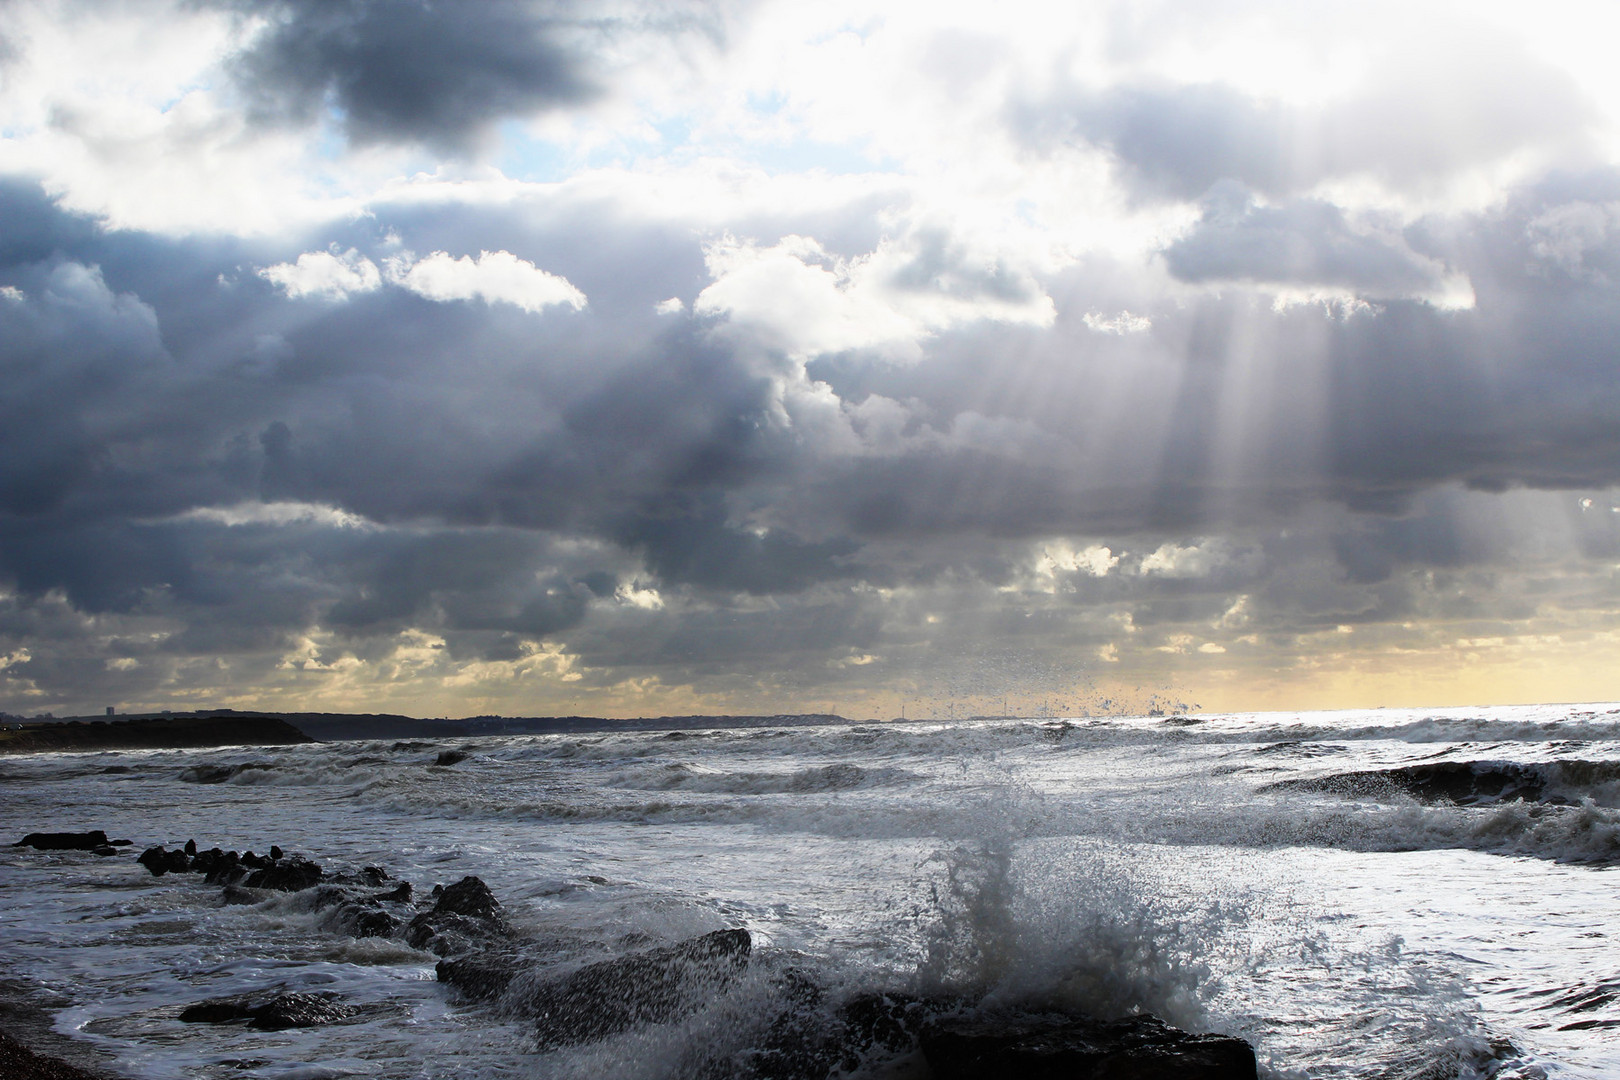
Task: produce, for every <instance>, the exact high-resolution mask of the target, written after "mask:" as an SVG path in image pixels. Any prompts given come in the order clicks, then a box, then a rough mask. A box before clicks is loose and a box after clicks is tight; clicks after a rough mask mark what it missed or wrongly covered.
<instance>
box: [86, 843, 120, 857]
mask: <svg viewBox="0 0 1620 1080" xmlns="http://www.w3.org/2000/svg"><path fill="white" fill-rule="evenodd" d="M90 854H92V855H100V856H101V857H102V858H104V859H105V858H106V857H107V856H108V855H116V854H118V849H117V848H115V847H113V846H112V845H111V844H102V845H101V846H100V847H96V848H91V849H90Z"/></svg>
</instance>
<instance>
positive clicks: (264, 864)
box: [242, 855, 321, 892]
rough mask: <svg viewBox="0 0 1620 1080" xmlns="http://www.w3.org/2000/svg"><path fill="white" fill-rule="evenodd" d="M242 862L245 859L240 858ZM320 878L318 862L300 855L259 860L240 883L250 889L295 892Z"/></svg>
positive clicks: (245, 860)
mask: <svg viewBox="0 0 1620 1080" xmlns="http://www.w3.org/2000/svg"><path fill="white" fill-rule="evenodd" d="M242 861H243V862H244V863H246V862H247V859H246V858H244V859H243V860H242ZM320 880H321V868H320V865H319V864H318V863H312V862H310V861H309V860H308V859H305V858H304V857H303V856H301V855H294V856H292V857H291V858H287V859H281V860H279V861H276V862H271V861H270V860H268V859H265V860H261V866H260V868H259V869H257V870H255V871H253V872H252V873H251V874H249V875H248V876H247V877H246V878H245V879H243V881H242V884H243V885H245V886H247V887H248V888H250V889H275V890H277V891H279V892H297V891H299V890H300V889H307V888H309V887H310V886H312V885H314V884H315V883H316V882H318V881H320Z"/></svg>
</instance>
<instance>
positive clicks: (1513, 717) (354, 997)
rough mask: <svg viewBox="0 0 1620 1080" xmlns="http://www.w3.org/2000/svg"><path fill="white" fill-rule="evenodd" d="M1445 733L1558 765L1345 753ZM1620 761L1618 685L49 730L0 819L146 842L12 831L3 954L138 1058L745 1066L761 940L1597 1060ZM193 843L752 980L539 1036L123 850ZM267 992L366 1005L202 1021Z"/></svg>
mask: <svg viewBox="0 0 1620 1080" xmlns="http://www.w3.org/2000/svg"><path fill="white" fill-rule="evenodd" d="M447 750H455V751H459V752H460V753H461V754H465V756H464V757H461V756H459V754H458V755H450V757H456V758H458V759H457V760H455V761H453V762H451V763H446V764H438V762H440V761H441V760H445V761H448V758H445V759H441V757H440V755H441V753H442V752H444V751H447ZM1436 762H1440V763H1463V767H1465V768H1467V769H1474V768H1475V767H1476V766H1478V767H1482V768H1483V767H1484V766H1485V765H1486V764H1489V765H1491V767H1498V766H1500V767H1501V769H1500V770H1499V771H1504V772H1512V773H1513V775H1515V776H1519V775H1521V774H1523V775H1530V774H1532V773H1533V774H1534V776H1536V777H1539V778H1540V780H1539V784H1540V786H1539V787H1537V788H1536V789H1535V792H1534V797H1521V796H1514V795H1513V794H1512V793H1511V792H1509V793H1507V794H1506V795H1503V793H1502V792H1499V791H1496V792H1495V793H1494V794H1492V795H1491V797H1490V798H1483V799H1478V800H1473V801H1470V800H1469V799H1463V800H1462V801H1457V800H1455V799H1453V798H1435V797H1431V796H1432V793H1431V792H1427V791H1426V790H1422V789H1419V788H1414V787H1413V786H1412V785H1410V784H1407V785H1405V786H1403V785H1402V784H1401V783H1397V782H1393V781H1392V782H1390V783H1387V784H1377V783H1371V782H1369V783H1357V784H1348V785H1347V784H1343V783H1341V784H1339V785H1338V786H1337V787H1335V786H1334V783H1333V782H1332V778H1333V777H1335V776H1340V777H1342V776H1351V775H1382V776H1385V777H1388V778H1394V779H1399V778H1400V777H1403V776H1406V775H1408V774H1407V773H1403V772H1401V770H1411V769H1413V768H1415V767H1428V766H1432V765H1433V764H1434V763H1436ZM1481 763H1484V764H1481ZM1617 763H1620V711H1617V710H1614V709H1613V708H1612V707H1609V706H1597V707H1590V706H1589V707H1582V708H1580V709H1570V708H1567V707H1562V708H1561V707H1551V706H1539V707H1533V708H1519V709H1491V710H1483V711H1480V710H1471V711H1466V712H1465V711H1456V712H1444V713H1435V712H1427V711H1425V712H1416V711H1400V712H1397V711H1394V710H1390V711H1364V712H1340V713H1314V714H1313V713H1306V714H1290V715H1278V714H1256V715H1248V716H1221V717H1189V718H1185V719H1184V720H1182V719H1180V718H1177V722H1173V723H1172V722H1167V719H1166V718H1134V719H1096V718H1092V719H1087V718H1071V719H1069V720H1067V721H1061V722H1058V721H977V722H956V723H924V724H905V725H882V724H866V725H847V726H822V727H811V728H798V729H795V728H779V729H773V728H766V729H747V730H715V731H691V732H680V733H675V734H670V733H662V732H612V733H604V734H591V733H570V734H566V735H564V734H559V735H551V736H513V737H479V738H476V739H467V740H455V741H451V742H443V743H439V742H427V741H421V740H418V741H414V742H398V743H396V742H365V743H358V742H351V743H335V744H326V745H314V746H297V747H283V748H255V749H243V748H234V749H226V750H200V751H187V752H179V751H144V752H133V753H123V754H112V753H108V754H90V755H63V754H53V755H35V756H31V757H25V758H10V759H5V760H0V786H3V789H4V791H5V795H6V797H5V799H4V800H3V804H0V830H8V831H10V832H11V833H14V834H15V836H17V837H20V836H21V835H22V834H23V833H25V832H29V831H36V830H42V829H53V830H54V829H64V830H65V829H91V828H100V829H104V830H106V831H107V832H108V834H109V835H113V836H122V837H128V838H130V839H132V840H134V841H135V846H134V848H133V849H131V850H130V851H129V853H128V854H127V856H120V857H118V858H106V859H101V858H96V857H94V856H90V855H87V854H82V853H68V852H36V851H33V850H32V849H16V848H9V847H5V848H0V901H3V902H4V904H5V905H6V910H7V923H8V949H9V953H10V958H9V962H10V964H11V971H10V974H11V975H12V976H13V977H14V978H17V979H21V980H23V981H27V982H32V983H33V984H35V985H38V986H40V987H42V988H47V989H49V990H50V991H52V992H54V993H55V994H58V995H60V996H61V999H62V1000H66V1001H68V1002H70V1004H69V1005H68V1007H66V1008H65V1009H63V1010H62V1011H61V1012H60V1013H59V1014H58V1027H59V1028H61V1029H62V1030H65V1031H70V1032H73V1033H74V1034H75V1035H76V1036H77V1037H80V1038H83V1039H87V1040H91V1041H94V1042H96V1043H98V1044H99V1045H101V1046H104V1047H106V1048H107V1049H109V1050H110V1051H112V1052H113V1053H114V1054H115V1055H116V1056H117V1060H118V1065H119V1067H120V1068H121V1069H123V1071H124V1072H126V1073H127V1074H128V1075H130V1076H134V1077H142V1078H151V1080H160V1078H162V1080H168V1078H176V1077H192V1076H221V1077H223V1076H262V1077H284V1078H291V1077H296V1076H309V1077H313V1076H317V1075H319V1076H338V1075H345V1076H375V1077H418V1076H420V1077H438V1076H444V1077H448V1076H458V1077H459V1076H475V1077H476V1076H488V1077H551V1076H559V1077H561V1076H587V1075H605V1074H607V1073H613V1074H614V1075H624V1076H645V1077H648V1078H649V1080H651V1078H655V1077H673V1076H698V1075H723V1074H724V1062H725V1061H726V1060H728V1059H727V1057H726V1055H727V1054H730V1053H734V1052H739V1051H740V1050H741V1049H742V1048H744V1047H746V1045H747V1044H748V1039H749V1038H751V1037H753V1036H752V1035H751V1032H753V1030H754V1029H753V1028H752V1027H751V1025H754V1024H757V1023H758V1018H759V1016H760V1015H762V1014H763V1012H765V1011H768V1010H769V1009H771V1008H774V1007H779V1006H780V1002H775V1004H773V1002H774V1001H775V999H773V998H772V995H773V994H777V993H779V987H777V986H776V984H775V983H773V982H771V980H770V979H769V978H768V977H767V975H766V974H764V973H765V972H768V971H769V970H770V966H771V964H772V963H774V962H776V961H774V960H773V959H772V958H773V957H775V958H782V957H793V958H794V960H793V962H794V963H796V964H802V965H809V966H810V967H812V968H813V969H814V970H815V971H817V972H818V977H819V978H820V979H822V980H823V981H824V982H825V983H826V984H827V985H829V986H841V987H847V988H849V989H851V990H852V991H853V990H858V989H860V988H863V987H864V988H872V987H889V988H905V989H910V990H913V991H918V992H928V991H937V990H948V991H952V992H966V993H970V994H972V995H974V996H976V997H977V996H981V995H982V996H984V997H985V998H986V1000H988V1001H990V1002H996V1001H1005V1002H1024V1003H1031V1002H1047V1003H1051V1004H1058V1005H1062V1006H1064V1007H1067V1008H1079V1009H1085V1010H1087V1011H1090V1012H1095V1013H1098V1014H1102V1015H1109V1014H1124V1013H1128V1012H1130V1011H1132V1010H1137V1009H1140V1010H1145V1011H1150V1012H1153V1013H1155V1014H1157V1015H1160V1016H1162V1017H1164V1018H1166V1019H1168V1020H1170V1021H1172V1022H1174V1023H1178V1024H1182V1025H1185V1026H1188V1027H1191V1028H1195V1029H1205V1030H1220V1031H1226V1032H1230V1033H1234V1034H1239V1035H1242V1036H1243V1037H1245V1038H1248V1039H1250V1040H1251V1041H1253V1042H1254V1043H1255V1044H1256V1045H1257V1047H1258V1048H1259V1052H1260V1056H1261V1059H1262V1061H1263V1062H1264V1063H1265V1067H1266V1068H1267V1069H1269V1070H1270V1072H1271V1074H1272V1075H1275V1076H1279V1077H1281V1076H1288V1077H1292V1076H1322V1077H1329V1076H1331V1077H1366V1078H1369V1080H1370V1078H1372V1077H1413V1078H1416V1077H1420V1076H1424V1077H1450V1076H1456V1077H1475V1076H1478V1077H1497V1078H1498V1080H1511V1078H1514V1077H1526V1078H1527V1077H1532V1076H1538V1075H1544V1076H1550V1077H1569V1078H1577V1077H1579V1078H1585V1077H1598V1076H1612V1075H1616V1074H1620V1051H1616V1050H1615V1049H1614V1048H1613V1046H1612V1044H1613V1043H1615V1042H1616V1041H1617V1040H1616V1039H1615V1035H1616V1031H1617V1029H1620V990H1617V988H1616V987H1615V985H1614V984H1615V979H1616V971H1617V970H1620V968H1617V960H1620V952H1617V950H1616V948H1615V943H1614V939H1613V938H1612V937H1610V936H1609V935H1610V933H1611V928H1612V927H1614V926H1620V895H1617V890H1616V889H1615V885H1616V883H1617V882H1620V878H1617V877H1616V876H1615V875H1616V873H1617V872H1620V871H1617V870H1616V869H1615V865H1616V864H1617V863H1620V824H1617V823H1620V811H1617V809H1616V805H1617V801H1620V800H1617V798H1616V791H1615V777H1616V775H1620V772H1617V770H1620V764H1617ZM243 765H250V766H253V767H251V768H238V766H243ZM1514 770H1518V771H1517V772H1514ZM1453 771H1455V770H1453ZM1493 791H1494V789H1493ZM1521 795H1522V793H1521ZM0 835H3V833H0ZM192 837H195V838H196V839H197V840H198V842H199V843H200V844H202V845H203V846H205V847H206V846H212V845H214V844H218V845H220V846H222V847H231V848H237V849H244V848H253V849H255V850H258V851H265V850H267V849H268V848H269V846H270V845H271V844H272V843H278V844H280V845H282V846H283V847H285V848H287V849H288V850H289V851H294V850H296V851H303V852H306V853H308V854H309V855H311V856H312V857H314V858H316V859H317V860H318V861H320V862H322V863H323V864H325V865H328V866H329V867H332V868H344V867H347V868H351V869H355V868H358V867H361V866H366V865H377V866H383V867H385V868H386V869H387V870H388V872H389V873H390V874H392V875H393V876H394V877H396V878H402V879H405V880H409V881H412V882H413V883H415V885H416V887H417V889H418V890H419V895H423V894H425V892H426V890H427V889H428V888H429V887H431V885H432V884H433V883H435V882H450V881H454V880H457V879H459V878H460V877H461V876H463V875H465V874H476V875H478V876H480V877H482V878H484V879H485V880H486V881H487V882H489V884H490V886H491V888H493V890H494V891H495V894H496V895H497V896H498V897H499V898H500V899H501V901H502V903H503V904H504V905H505V910H506V912H507V914H508V916H509V918H510V919H511V920H512V921H513V922H514V924H515V925H517V927H518V928H519V930H520V931H521V932H522V933H523V934H525V935H526V936H528V937H530V938H532V939H534V940H536V941H537V942H540V943H542V944H543V945H544V950H543V953H544V958H543V959H541V960H539V961H537V963H539V964H540V965H541V966H542V967H543V968H545V969H547V970H556V971H566V970H569V969H570V967H571V966H577V965H578V964H581V963H586V962H590V961H592V960H599V959H604V958H607V957H611V956H615V955H622V954H623V953H624V952H625V951H627V950H632V949H635V948H640V947H648V946H652V945H658V944H663V943H669V942H674V941H679V940H682V939H684V938H688V937H692V936H695V935H698V934H701V933H705V932H707V931H710V930H715V929H721V928H724V927H727V926H737V925H742V926H747V927H748V928H749V929H750V931H751V932H753V934H754V936H755V940H756V943H757V948H756V957H757V958H759V963H760V969H759V970H760V972H761V974H759V975H757V976H751V979H752V981H750V980H743V981H742V982H741V983H739V985H738V986H737V987H735V988H733V989H731V990H729V991H728V992H727V993H726V994H724V995H720V996H719V997H717V1000H716V1001H715V1002H714V1003H713V1004H712V1005H711V1006H710V1007H708V1008H706V1009H704V1010H701V1011H700V1012H699V1013H698V1014H697V1015H695V1016H692V1017H689V1018H685V1019H682V1020H680V1021H679V1022H676V1023H671V1024H665V1025H650V1026H646V1027H643V1028H640V1029H636V1030H632V1031H629V1032H625V1033H623V1034H621V1035H617V1036H614V1037H612V1038H609V1039H606V1040H603V1041H601V1042H599V1043H592V1044H588V1045H584V1046H576V1047H569V1048H565V1049H547V1050H541V1048H539V1047H538V1046H537V1045H535V1043H534V1041H533V1039H532V1037H531V1034H530V1032H529V1030H528V1028H527V1027H526V1026H525V1025H524V1024H523V1023H522V1022H520V1021H518V1020H516V1019H514V1018H512V1017H509V1016H505V1015H503V1014H502V1013H501V1012H500V1011H499V1010H498V1009H495V1008H492V1007H489V1006H473V1005H467V1004H463V1003H460V1002H459V1001H458V999H456V998H455V997H454V996H453V995H450V994H447V993H446V991H445V988H444V987H443V986H442V985H441V984H439V983H438V982H437V981H435V978H434V973H433V963H434V961H435V960H436V957H433V956H432V955H430V954H428V953H422V952H418V951H416V950H413V949H410V948H409V947H407V946H405V945H404V944H403V943H401V942H398V941H390V940H383V939H356V938H351V937H347V936H346V935H343V934H342V933H339V932H337V931H335V930H334V929H333V928H332V926H331V924H330V923H329V921H328V920H325V919H323V917H322V915H321V914H320V913H318V912H314V911H311V910H310V909H309V905H308V904H307V903H305V902H304V901H302V900H300V898H299V897H298V896H297V895H296V894H294V895H290V896H277V897H272V898H269V899H267V900H264V901H262V902H259V903H256V904H247V905H240V906H224V905H222V904H221V901H220V891H219V889H218V888H217V887H211V886H207V885H205V884H203V883H202V882H201V880H200V878H199V877H197V876H195V875H169V876H166V877H163V878H153V877H151V876H150V875H148V874H147V873H146V871H145V870H144V869H142V868H141V867H139V866H137V865H135V863H134V861H133V856H134V854H136V853H138V852H139V850H140V849H141V848H142V847H144V846H145V845H147V844H156V843H166V844H170V845H176V844H179V843H183V842H184V841H185V840H186V839H189V838H192ZM267 988H278V989H285V990H299V991H331V992H336V993H338V994H340V995H341V996H342V998H343V1000H345V1001H347V1002H350V1003H353V1004H354V1005H356V1006H357V1007H358V1008H357V1012H356V1014H355V1015H354V1016H353V1017H351V1018H350V1021H349V1022H346V1023H344V1024H341V1025H335V1026H330V1027H322V1028H312V1029H304V1030H297V1029H294V1030H290V1031H284V1032H258V1031H247V1030H245V1029H242V1028H238V1027H227V1028H210V1027H208V1026H206V1025H191V1024H181V1023H179V1021H178V1020H177V1015H178V1012H179V1010H180V1008H182V1007H183V1006H185V1005H187V1004H191V1003H194V1002H197V1001H200V1000H204V999H207V998H211V997H220V996H227V995H232V994H239V993H244V992H248V991H262V990H265V989H267ZM716 1070H718V1072H717V1071H716Z"/></svg>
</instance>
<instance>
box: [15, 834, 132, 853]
mask: <svg viewBox="0 0 1620 1080" xmlns="http://www.w3.org/2000/svg"><path fill="white" fill-rule="evenodd" d="M11 846H12V847H31V848H33V849H34V850H35V851H94V850H95V849H96V848H100V847H106V846H108V845H107V834H106V833H104V832H102V831H101V830H100V829H96V830H94V831H92V832H31V833H29V834H28V835H27V836H25V837H23V838H22V839H21V840H19V841H17V842H16V843H15V844H12V845H11Z"/></svg>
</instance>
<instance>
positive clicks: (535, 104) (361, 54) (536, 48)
mask: <svg viewBox="0 0 1620 1080" xmlns="http://www.w3.org/2000/svg"><path fill="white" fill-rule="evenodd" d="M228 6H230V7H234V8H237V9H242V10H247V11H250V12H252V13H253V14H254V15H255V16H257V17H259V18H261V19H263V20H264V21H265V24H266V25H265V29H264V30H263V31H262V32H260V34H259V35H258V36H257V37H255V38H254V39H253V40H252V41H251V43H250V44H249V45H248V46H247V48H245V49H244V50H243V51H242V52H241V53H240V54H239V55H238V56H237V57H236V58H235V59H234V61H233V63H232V65H231V69H232V72H233V76H234V78H235V80H236V82H237V85H238V86H239V87H240V89H241V91H242V93H243V94H244V95H245V96H246V98H247V100H248V102H249V103H250V108H251V115H253V116H255V117H256V118H258V119H259V120H260V121H261V122H277V123H303V124H310V123H314V122H316V121H318V120H319V119H320V118H321V116H322V113H323V112H324V111H325V110H326V109H328V108H332V109H335V110H336V111H337V113H338V116H339V117H340V123H341V124H342V127H343V130H344V132H345V133H346V134H347V136H348V138H349V139H350V140H351V141H353V142H354V143H357V144H360V145H365V144H369V143H388V142H402V141H415V142H423V143H427V144H429V145H432V146H435V147H438V148H440V149H443V150H447V151H457V152H459V151H466V150H469V149H473V148H475V147H476V146H477V145H478V144H479V143H480V142H481V141H483V140H484V139H486V138H487V137H488V135H489V133H490V130H491V128H492V127H493V125H494V124H495V123H497V122H498V121H500V120H502V119H505V118H507V117H521V116H528V115H531V114H534V113H537V112H540V111H542V110H544V109H549V108H557V107H560V106H565V105H576V104H579V103H582V102H585V101H588V100H589V99H590V98H592V97H593V96H595V95H596V94H597V93H599V92H600V90H599V88H598V87H597V86H596V85H595V83H594V82H593V81H592V79H590V78H589V77H588V76H587V74H586V71H587V69H588V67H589V66H590V65H589V64H588V62H587V60H586V56H585V55H584V54H583V53H582V51H581V50H580V49H578V48H577V47H573V46H571V45H570V43H569V41H570V38H571V37H574V38H577V37H578V36H579V30H580V29H581V28H583V27H584V26H588V25H589V22H588V19H586V18H581V17H577V16H570V15H567V14H565V13H564V12H565V10H566V9H565V8H564V6H563V5H551V4H544V5H542V4H530V3H523V2H520V0H438V2H435V3H427V2H425V0H405V2H403V3H387V2H383V0H258V2H251V3H231V4H228Z"/></svg>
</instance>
